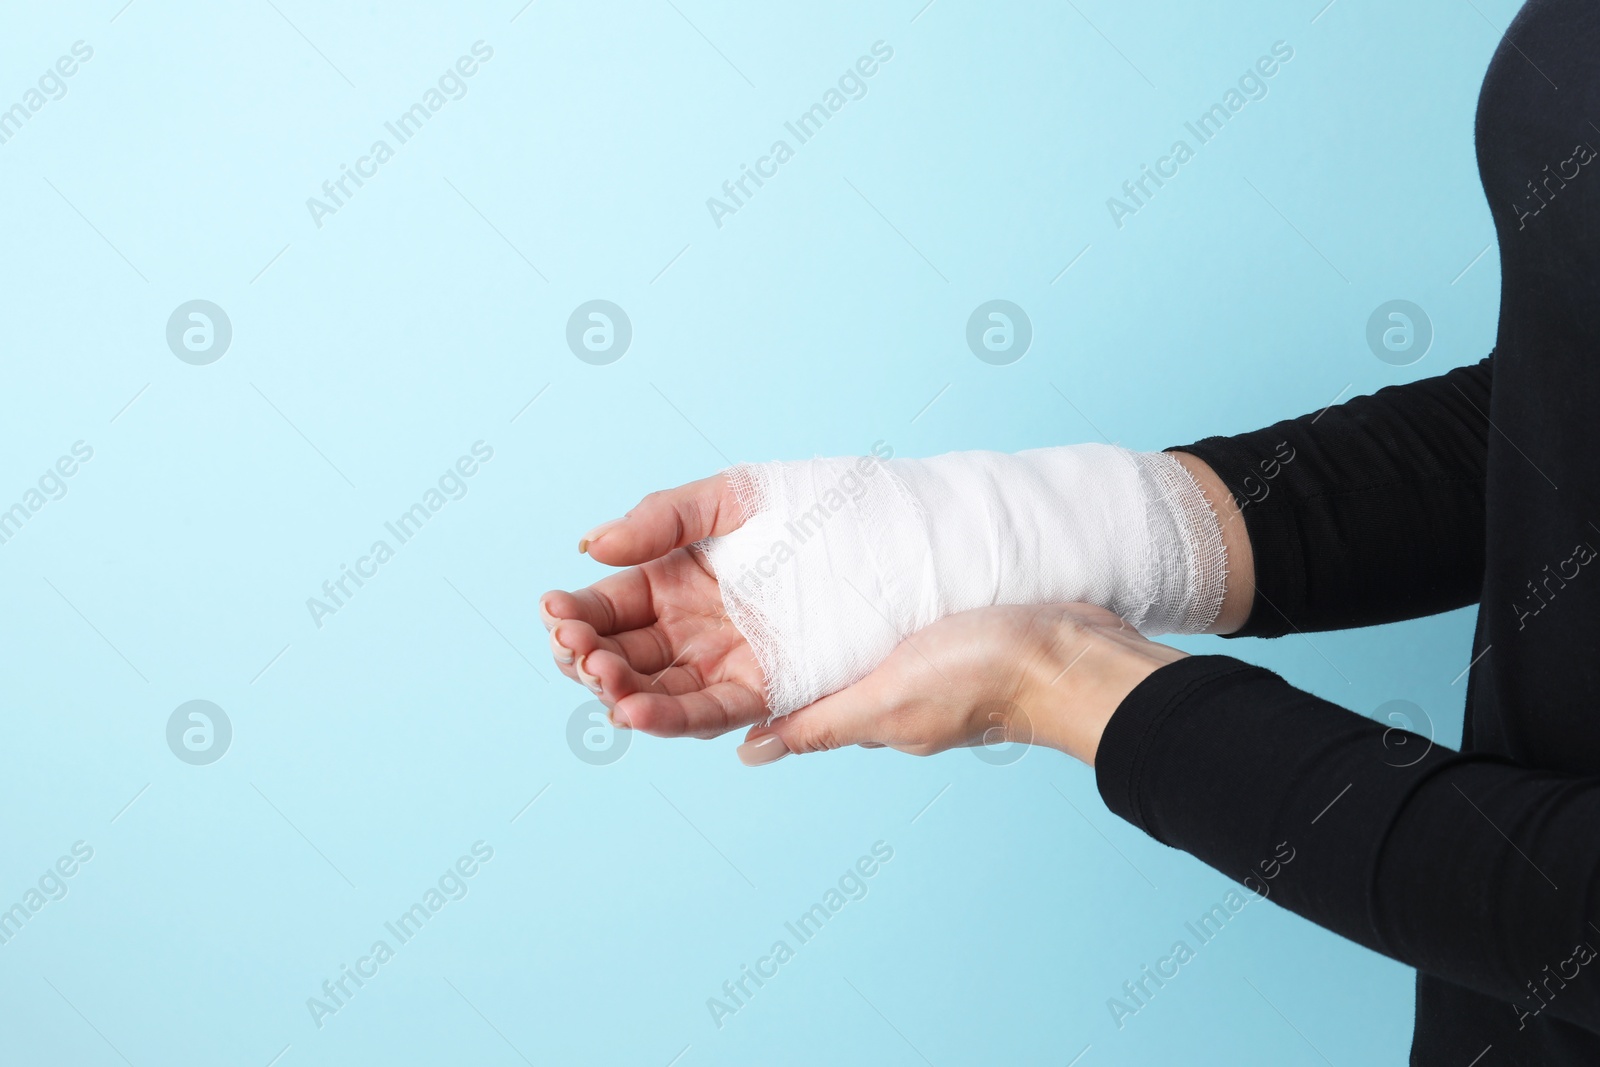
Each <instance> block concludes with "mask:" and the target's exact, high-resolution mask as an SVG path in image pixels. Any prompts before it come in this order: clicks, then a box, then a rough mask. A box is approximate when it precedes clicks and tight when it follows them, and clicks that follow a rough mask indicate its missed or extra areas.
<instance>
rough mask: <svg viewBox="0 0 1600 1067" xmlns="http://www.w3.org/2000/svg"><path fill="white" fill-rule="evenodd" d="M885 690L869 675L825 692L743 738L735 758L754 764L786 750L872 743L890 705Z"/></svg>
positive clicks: (823, 749)
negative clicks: (816, 698) (835, 691)
mask: <svg viewBox="0 0 1600 1067" xmlns="http://www.w3.org/2000/svg"><path fill="white" fill-rule="evenodd" d="M887 697H888V693H887V692H885V691H884V690H883V686H882V685H881V684H878V682H877V679H876V677H875V676H874V675H868V676H867V677H866V678H863V679H862V680H861V681H859V682H857V683H856V684H855V685H852V686H850V687H848V688H846V689H841V690H840V691H839V692H837V693H834V694H832V695H831V696H825V697H823V698H822V699H821V700H818V701H816V702H815V703H813V704H808V705H807V706H805V707H803V708H801V709H800V710H798V711H795V712H791V713H790V714H788V715H784V716H782V717H781V718H778V719H774V720H773V721H772V722H769V723H766V724H765V725H762V726H757V727H754V728H752V729H751V731H750V732H749V733H748V734H747V735H746V736H745V741H744V744H742V745H740V746H739V750H738V755H739V762H741V763H743V764H744V765H745V766H746V767H760V766H762V765H764V764H767V763H772V762H775V761H777V760H780V759H782V758H783V757H785V756H787V755H789V753H791V752H795V753H806V752H826V751H829V750H831V749H835V748H844V747H845V746H846V745H875V744H876V743H877V742H878V741H879V738H878V736H877V734H878V733H879V732H880V727H881V725H882V715H883V714H884V712H885V711H887V710H888V709H889V708H890V707H891V706H892V703H893V702H892V701H891V700H889V699H887Z"/></svg>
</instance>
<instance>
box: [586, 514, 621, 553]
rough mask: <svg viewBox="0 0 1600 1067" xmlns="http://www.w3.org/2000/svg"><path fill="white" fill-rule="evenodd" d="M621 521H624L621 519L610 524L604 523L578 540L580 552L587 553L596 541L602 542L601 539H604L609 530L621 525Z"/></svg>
mask: <svg viewBox="0 0 1600 1067" xmlns="http://www.w3.org/2000/svg"><path fill="white" fill-rule="evenodd" d="M621 521H622V520H621V519H612V520H611V521H610V522H602V523H601V524H600V525H599V526H596V527H595V528H594V529H592V530H590V531H589V532H588V533H586V534H584V535H583V536H582V537H580V538H578V551H579V552H587V551H589V546H590V545H592V544H594V543H595V542H596V541H598V540H600V538H602V537H604V536H605V534H606V531H607V530H609V529H611V528H612V527H613V526H615V525H616V524H617V523H619V522H621Z"/></svg>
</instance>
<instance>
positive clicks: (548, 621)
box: [539, 600, 561, 630]
mask: <svg viewBox="0 0 1600 1067" xmlns="http://www.w3.org/2000/svg"><path fill="white" fill-rule="evenodd" d="M539 618H540V619H541V620H543V622H544V628H545V629H546V630H554V629H555V628H556V623H558V622H560V621H561V620H560V619H558V618H556V617H555V616H554V615H552V614H550V608H549V606H548V605H546V604H545V602H544V601H543V600H541V601H539Z"/></svg>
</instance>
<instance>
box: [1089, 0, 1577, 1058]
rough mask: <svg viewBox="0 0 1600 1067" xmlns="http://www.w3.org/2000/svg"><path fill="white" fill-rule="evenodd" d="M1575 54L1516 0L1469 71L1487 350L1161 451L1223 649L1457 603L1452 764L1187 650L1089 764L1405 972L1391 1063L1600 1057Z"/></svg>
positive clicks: (1557, 11)
mask: <svg viewBox="0 0 1600 1067" xmlns="http://www.w3.org/2000/svg"><path fill="white" fill-rule="evenodd" d="M1597 57H1600V7H1597V6H1596V5H1595V4H1593V3H1586V2H1583V0H1532V2H1530V3H1528V4H1527V5H1526V6H1525V7H1524V8H1523V9H1522V10H1521V12H1520V13H1519V14H1518V15H1517V18H1516V19H1515V21H1514V22H1513V23H1512V25H1511V27H1510V29H1509V30H1508V31H1507V33H1506V38H1505V40H1504V41H1502V43H1501V45H1500V47H1499V49H1498V51H1497V52H1496V54H1495V57H1494V59H1493V61H1492V62H1491V64H1490V67H1489V70H1488V74H1487V76H1486V78H1485V81H1484V84H1483V88H1482V92H1481V95H1480V98H1479V103H1478V114H1477V149H1478V165H1479V171H1480V176H1481V179H1482V182H1483V187H1484V191H1485V193H1486V195H1487V197H1488V200H1489V205H1490V208H1491V211H1492V213H1493V216H1494V222H1495V228H1496V232H1497V236H1498V240H1499V248H1500V258H1501V274H1502V294H1501V305H1500V322H1499V328H1498V332H1497V337H1496V344H1495V350H1494V353H1493V355H1492V356H1491V357H1490V358H1488V359H1485V360H1483V361H1482V362H1480V363H1478V364H1476V365H1473V366H1468V367H1462V368H1458V369H1456V370H1452V371H1451V372H1449V373H1448V374H1444V375H1442V376H1439V377H1436V378H1430V379H1426V380H1422V381H1418V382H1414V383H1412V384H1410V385H1404V386H1398V387H1392V388H1387V389H1383V390H1380V391H1379V392H1378V393H1376V394H1374V395H1372V396H1368V397H1360V398H1357V399H1354V400H1352V401H1350V402H1349V403H1346V404H1343V405H1340V406H1336V407H1333V408H1330V409H1328V410H1327V411H1325V412H1323V413H1321V414H1320V415H1319V416H1312V415H1307V416H1304V417H1301V418H1298V419H1290V420H1287V421H1285V422H1280V423H1278V424H1276V425H1274V426H1271V427H1268V428H1266V429H1263V430H1258V431H1255V432H1252V433H1246V434H1242V435H1239V436H1235V437H1227V438H1209V439H1206V440H1204V441H1200V442H1197V443H1195V444H1191V445H1186V446H1182V448H1181V451H1185V452H1191V453H1193V454H1195V455H1197V456H1199V457H1200V458H1202V459H1204V460H1205V461H1206V462H1207V463H1209V464H1210V465H1211V466H1212V467H1213V468H1214V469H1215V470H1216V472H1217V474H1218V475H1219V476H1220V477H1221V478H1222V479H1223V481H1224V482H1225V483H1226V484H1227V485H1228V487H1229V489H1230V490H1231V491H1232V492H1233V494H1234V495H1235V497H1236V498H1237V499H1238V500H1239V501H1240V503H1241V504H1242V505H1243V506H1244V518H1245V524H1246V528H1247V530H1248V532H1249V536H1250V540H1251V545H1252V548H1253V551H1254V556H1255V569H1256V583H1257V588H1258V593H1257V596H1256V599H1255V603H1254V607H1253V609H1252V612H1251V615H1250V618H1249V620H1248V621H1247V623H1246V625H1245V627H1244V629H1243V630H1242V631H1241V633H1242V634H1245V635H1254V636H1265V637H1271V636H1277V635H1281V634H1284V633H1289V632H1293V631H1296V630H1299V631H1313V630H1322V629H1332V628H1338V627H1350V626H1362V625H1370V624H1374V623H1380V622H1389V621H1395V620H1401V619H1407V618H1414V617H1417V616H1421V615H1426V614H1429V613H1433V612H1439V611H1443V610H1446V609H1450V608H1456V607H1461V606H1464V605H1467V604H1471V603H1473V602H1475V601H1476V602H1477V603H1478V605H1479V607H1478V622H1477V628H1476V633H1475V636H1474V639H1473V647H1472V649H1471V654H1472V663H1473V667H1472V669H1471V672H1470V681H1469V685H1468V689H1467V708H1466V722H1465V729H1464V733H1463V742H1462V751H1460V752H1454V751H1450V750H1448V749H1446V748H1444V747H1442V746H1439V745H1437V744H1433V743H1431V742H1430V741H1429V740H1428V739H1426V738H1422V737H1418V736H1415V735H1407V734H1404V733H1401V732H1399V731H1398V730H1396V729H1395V728H1394V727H1392V726H1391V725H1389V724H1387V723H1381V722H1375V721H1373V720H1371V719H1368V718H1366V717H1363V716H1361V715H1358V714H1356V713H1354V712H1352V711H1348V710H1346V709H1343V708H1340V707H1337V706H1336V705H1334V704H1331V703H1329V702H1328V701H1325V700H1321V699H1319V698H1317V697H1315V696H1312V695H1310V694H1309V693H1305V692H1302V691H1300V690H1298V689H1296V688H1294V687H1293V686H1291V685H1289V684H1288V683H1287V682H1285V681H1284V680H1283V679H1281V678H1279V677H1278V676H1277V675H1275V674H1273V673H1271V672H1269V671H1266V670H1262V669H1259V668H1255V667H1251V666H1249V665H1247V664H1245V663H1242V662H1240V661H1238V660H1236V659H1233V658H1231V657H1228V656H1196V657H1191V658H1188V659H1185V660H1181V661H1179V662H1177V663H1174V664H1170V665H1168V666H1165V667H1162V668H1161V669H1159V670H1157V671H1156V672H1155V673H1154V674H1152V675H1151V676H1150V677H1149V678H1148V679H1147V680H1146V681H1145V682H1143V683H1142V684H1141V685H1140V686H1139V687H1138V688H1137V689H1135V690H1134V692H1133V693H1131V694H1130V695H1129V696H1128V698H1127V699H1126V700H1125V701H1124V702H1123V703H1122V705H1121V706H1120V707H1119V708H1118V709H1117V712H1116V714H1115V715H1114V716H1113V717H1112V719H1111V721H1110V723H1109V725H1108V726H1107V728H1106V731H1105V734H1104V737H1103V739H1102V742H1101V745H1100V749H1099V752H1098V755H1097V758H1096V777H1097V781H1098V784H1099V787H1100V792H1101V795H1102V796H1103V797H1104V799H1105V801H1106V803H1107V804H1108V805H1109V806H1110V807H1111V809H1112V810H1113V811H1115V812H1116V813H1117V814H1119V815H1121V816H1123V817H1124V818H1126V819H1128V820H1129V821H1131V822H1133V823H1134V824H1135V825H1137V826H1139V827H1141V828H1143V829H1144V830H1146V831H1147V832H1149V833H1150V834H1152V835H1153V836H1154V837H1156V838H1157V839H1158V840H1161V841H1163V842H1166V843H1167V844H1170V845H1173V846H1176V847H1179V848H1182V849H1185V850H1187V851H1189V852H1191V853H1193V854H1194V855H1196V856H1198V857H1199V858H1200V859H1202V860H1204V861H1205V862H1207V863H1209V864H1211V865H1212V866H1214V867H1216V868H1218V869H1219V870H1221V871H1223V872H1224V873H1226V874H1229V875H1230V876H1232V877H1235V878H1237V879H1240V880H1241V881H1244V882H1245V884H1246V885H1247V886H1252V887H1254V886H1261V885H1263V884H1264V883H1263V882H1262V878H1261V872H1262V866H1261V865H1262V864H1264V863H1270V862H1271V861H1272V859H1273V857H1274V856H1275V855H1277V854H1278V850H1279V847H1280V844H1281V843H1284V842H1287V843H1288V844H1289V846H1290V847H1292V848H1294V850H1295V852H1294V855H1295V860H1294V862H1293V863H1292V864H1287V865H1283V866H1281V868H1278V867H1276V866H1275V867H1274V869H1275V870H1276V874H1277V876H1276V878H1275V879H1274V880H1273V881H1272V882H1271V883H1270V899H1272V900H1274V901H1276V902H1278V903H1279V904H1281V905H1283V906H1285V907H1288V908H1290V909H1292V910H1294V911H1295V912H1297V913H1299V914H1301V915H1304V916H1306V917H1307V918H1310V919H1312V920H1313V921H1315V922H1317V923H1319V924H1321V925H1323V926H1325V927H1327V928H1329V929H1331V930H1334V931H1336V932H1338V933H1340V934H1343V935H1344V936H1346V937H1348V938H1350V939H1352V940H1354V941H1357V942H1359V943H1361V944H1363V945H1366V946H1368V947H1370V948H1372V949H1374V950H1376V951H1378V952H1382V953H1384V954H1386V955H1388V956H1391V957H1393V958H1395V959H1398V960H1401V961H1403V962H1405V963H1407V964H1410V965H1412V966H1414V967H1416V968H1417V970H1418V982H1417V1019H1416V1030H1415V1034H1414V1038H1413V1045H1412V1062H1413V1063H1423V1064H1455V1065H1461V1067H1465V1065H1466V1064H1468V1063H1476V1064H1477V1065H1478V1067H1496V1065H1500V1064H1529V1065H1532V1064H1541V1065H1545V1064H1591V1065H1592V1064H1600V562H1597V561H1596V560H1597V555H1600V553H1597V548H1600V460H1597V453H1600V441H1597V436H1600V433H1597V431H1600V415H1597V412H1600V154H1597V152H1596V147H1597V146H1600V126H1597V125H1596V123H1600V58H1597ZM1591 119H1593V121H1592V122H1591ZM1285 457H1292V458H1291V459H1290V460H1289V461H1288V462H1284V458H1285ZM1266 486H1269V487H1270V490H1269V491H1268V490H1267V489H1264V488H1263V487H1266ZM1480 1056H1481V1057H1482V1058H1481V1060H1480V1059H1477V1057H1480Z"/></svg>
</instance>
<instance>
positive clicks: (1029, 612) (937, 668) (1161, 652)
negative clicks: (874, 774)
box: [739, 604, 1185, 766]
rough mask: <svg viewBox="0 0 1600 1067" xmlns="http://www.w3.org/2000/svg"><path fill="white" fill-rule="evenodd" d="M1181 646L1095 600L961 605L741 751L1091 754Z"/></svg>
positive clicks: (759, 759)
mask: <svg viewBox="0 0 1600 1067" xmlns="http://www.w3.org/2000/svg"><path fill="white" fill-rule="evenodd" d="M1184 655H1185V654H1184V653H1182V652H1179V651H1178V650H1177V649H1175V648H1170V647H1168V646H1166V645H1161V644H1157V643H1155V642H1153V641H1150V640H1147V639H1146V638H1144V637H1141V636H1140V635H1139V633H1138V632H1137V631H1136V630H1134V629H1133V628H1132V627H1130V626H1128V625H1127V624H1126V623H1124V622H1123V621H1122V620H1121V619H1119V618H1117V617H1116V616H1115V615H1113V614H1111V613H1110V612H1108V611H1105V610H1104V609H1102V608H1097V607H1093V606H1091V605H1088V604H1065V605H1052V606H1049V607H991V608H979V609H977V610H975V611H965V612H961V613H960V614H957V615H950V616H947V617H945V618H943V619H940V620H939V621H938V622H936V623H934V624H933V625H931V626H928V627H926V628H925V629H923V630H920V631H918V632H917V633H915V634H913V635H911V636H910V637H908V638H906V639H905V640H904V641H903V642H901V644H900V646H899V647H898V648H896V649H895V651H894V652H893V653H892V654H891V655H890V656H889V658H888V659H886V660H884V661H883V663H882V664H881V665H880V666H879V667H878V668H877V670H875V671H873V672H872V673H871V674H869V675H867V677H865V678H863V679H862V680H861V681H859V682H857V683H856V684H855V685H853V686H851V687H850V688H848V689H844V690H842V691H840V692H838V693H835V694H833V695H832V696H828V697H824V698H823V699H821V700H819V701H817V702H816V703H815V704H812V705H811V706H809V707H806V708H802V709H800V710H799V711H797V712H795V713H793V714H792V715H787V716H784V717H783V718H781V719H778V720H776V721H775V722H772V723H770V724H765V725H762V726H758V727H756V728H755V729H753V730H751V731H750V733H749V736H748V737H747V738H746V739H745V743H744V744H743V745H741V746H739V758H740V759H741V760H743V761H744V762H745V763H747V764H750V765H752V766H755V765H760V764H764V763H771V762H772V761H773V760H776V759H780V758H782V757H783V756H786V755H788V754H789V753H791V752H795V753H803V752H820V751H824V750H826V749H835V748H842V747H843V746H845V745H862V746H865V747H872V748H876V747H888V748H895V749H899V750H900V751H901V752H909V753H912V754H914V755H918V756H927V755H932V754H933V753H935V752H942V751H944V750H946V749H950V748H960V747H963V746H971V745H980V744H998V743H1002V742H1021V743H1024V744H1040V745H1047V746H1049V747H1051V748H1055V749H1059V750H1060V751H1062V752H1065V753H1066V754H1068V755H1069V756H1073V757H1076V758H1077V759H1080V760H1082V761H1083V762H1085V763H1088V764H1090V765H1093V763H1094V756H1095V751H1096V750H1097V749H1098V748H1099V745H1100V735H1101V733H1102V732H1103V731H1104V730H1105V725H1106V723H1107V722H1109V721H1110V719H1111V715H1112V713H1113V712H1115V711H1116V710H1117V706H1118V705H1119V704H1121V703H1122V700H1123V698H1124V697H1126V696H1127V695H1128V694H1129V693H1130V692H1132V690H1133V688H1134V687H1135V686H1136V685H1138V684H1139V683H1140V682H1141V681H1143V680H1144V679H1145V678H1146V677H1148V676H1149V675H1150V674H1151V672H1153V671H1154V670H1156V668H1158V667H1160V666H1162V665H1163V664H1166V663H1171V662H1173V661H1174V660H1178V659H1182V658H1184Z"/></svg>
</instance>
